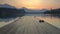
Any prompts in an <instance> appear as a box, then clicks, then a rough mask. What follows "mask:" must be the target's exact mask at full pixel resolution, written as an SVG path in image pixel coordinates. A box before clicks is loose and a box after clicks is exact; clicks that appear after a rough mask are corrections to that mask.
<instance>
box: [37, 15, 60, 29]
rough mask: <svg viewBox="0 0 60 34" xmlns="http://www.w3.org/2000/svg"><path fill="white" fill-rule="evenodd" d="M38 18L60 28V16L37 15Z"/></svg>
mask: <svg viewBox="0 0 60 34" xmlns="http://www.w3.org/2000/svg"><path fill="white" fill-rule="evenodd" d="M37 18H38V19H39V20H40V19H42V20H44V21H46V22H48V23H50V24H52V25H54V26H56V27H58V28H60V18H55V17H41V16H38V17H37Z"/></svg>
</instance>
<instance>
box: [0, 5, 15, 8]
mask: <svg viewBox="0 0 60 34" xmlns="http://www.w3.org/2000/svg"><path fill="white" fill-rule="evenodd" d="M0 8H15V7H14V6H11V5H9V4H0Z"/></svg>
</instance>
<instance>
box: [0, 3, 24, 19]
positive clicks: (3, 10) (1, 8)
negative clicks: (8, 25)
mask: <svg viewBox="0 0 60 34" xmlns="http://www.w3.org/2000/svg"><path fill="white" fill-rule="evenodd" d="M24 14H25V10H24V9H17V8H15V7H14V6H11V5H8V4H4V5H3V4H0V18H9V17H18V16H23V15H24Z"/></svg>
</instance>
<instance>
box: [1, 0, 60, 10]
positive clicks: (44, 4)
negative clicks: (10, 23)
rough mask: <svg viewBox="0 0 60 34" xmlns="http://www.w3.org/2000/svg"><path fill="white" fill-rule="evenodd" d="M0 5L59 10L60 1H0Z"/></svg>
mask: <svg viewBox="0 0 60 34" xmlns="http://www.w3.org/2000/svg"><path fill="white" fill-rule="evenodd" d="M0 4H10V5H12V6H15V7H17V8H21V7H26V8H28V9H51V8H60V0H0Z"/></svg>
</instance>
